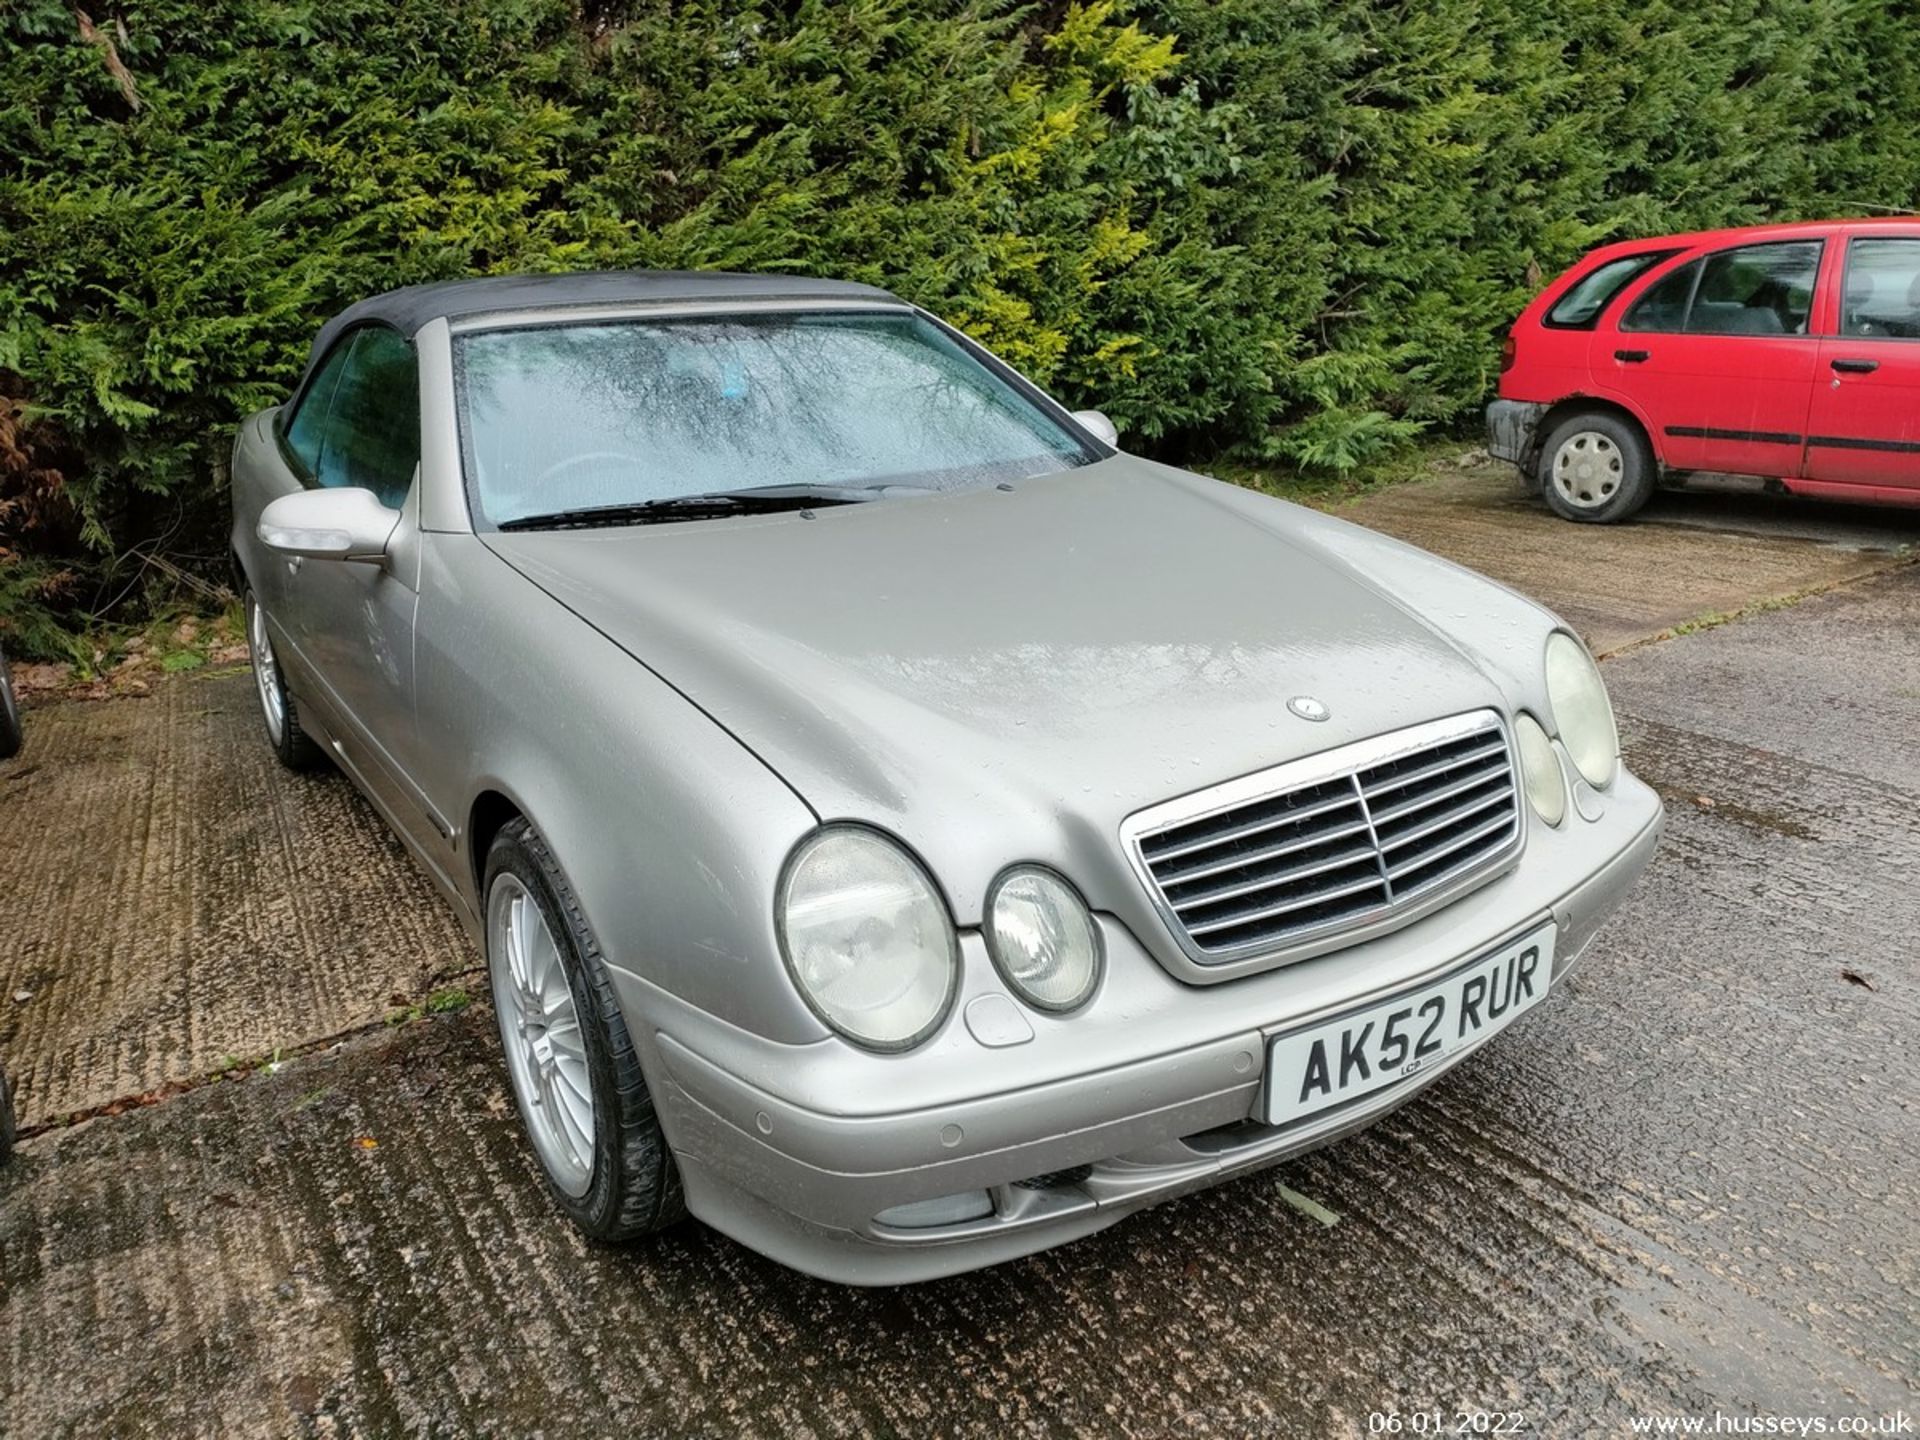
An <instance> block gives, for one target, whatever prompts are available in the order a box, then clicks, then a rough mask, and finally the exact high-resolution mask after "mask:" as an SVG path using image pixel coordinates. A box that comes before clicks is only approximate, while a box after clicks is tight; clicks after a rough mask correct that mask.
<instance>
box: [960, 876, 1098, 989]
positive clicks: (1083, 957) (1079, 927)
mask: <svg viewBox="0 0 1920 1440" xmlns="http://www.w3.org/2000/svg"><path fill="white" fill-rule="evenodd" d="M986 928H987V951H988V953H989V954H991V955H992V956H993V963H994V965H995V966H996V967H997V968H998V969H999V971H1000V975H1001V977H1002V978H1003V979H1004V980H1005V981H1006V982H1007V984H1008V985H1010V986H1012V987H1013V989H1014V992H1015V993H1016V994H1018V995H1019V996H1020V998H1021V999H1022V1000H1025V1001H1026V1002H1027V1003H1028V1004H1029V1005H1033V1006H1036V1007H1037V1008H1039V1009H1041V1010H1072V1009H1075V1008H1076V1007H1078V1006H1080V1005H1082V1004H1084V1003H1085V1002H1086V999H1087V997H1088V996H1089V995H1091V994H1093V987H1094V985H1095V984H1096V983H1098V981H1099V979H1100V931H1099V928H1098V927H1097V926H1095V925H1094V923H1093V916H1092V915H1091V914H1090V913H1088V910H1087V907H1086V903H1085V902H1084V901H1082V900H1081V898H1080V896H1079V895H1078V894H1077V893H1075V891H1074V889H1073V887H1072V886H1071V885H1069V884H1067V882H1066V881H1064V880H1062V879H1061V878H1060V877H1059V876H1058V875H1055V874H1054V873H1053V872H1052V871H1051V870H1042V869H1040V868H1039V867H1038V866H1036V865H1021V866H1018V867H1016V868H1015V869H1012V870H1009V871H1007V872H1006V874H1004V875H1002V876H1001V877H1000V878H999V879H998V880H997V881H995V882H994V886H993V892H992V894H990V895H989V896H988V897H987V927H986Z"/></svg>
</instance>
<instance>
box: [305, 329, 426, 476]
mask: <svg viewBox="0 0 1920 1440" xmlns="http://www.w3.org/2000/svg"><path fill="white" fill-rule="evenodd" d="M286 440H287V448H288V449H289V450H291V451H292V452H293V454H294V456H295V457H296V458H297V459H298V460H299V461H300V463H301V465H302V467H303V468H304V469H305V470H306V474H305V475H304V476H303V477H302V478H303V479H304V480H305V481H306V483H307V484H309V485H317V486H322V487H328V488H332V487H340V486H357V487H359V488H361V489H363V490H371V491H372V492H373V493H374V494H375V495H377V496H379V498H380V503H381V504H383V505H386V506H388V507H389V508H391V509H395V510H397V509H399V508H400V507H401V505H403V504H404V503H405V502H406V498H407V491H408V490H409V489H410V488H412V485H413V475H414V471H415V469H416V468H417V467H418V465H419V463H420V388H419V377H418V372H417V368H416V366H415V362H414V355H413V347H412V346H411V345H409V344H408V343H407V342H406V341H405V340H403V339H401V338H400V336H399V335H398V334H397V333H395V332H394V331H392V330H389V329H387V328H386V327H385V326H380V325H369V326H367V327H365V328H364V329H361V330H358V331H356V332H355V333H354V334H352V335H351V336H348V337H347V338H346V339H344V340H342V341H341V343H339V344H338V345H336V346H335V347H334V348H333V350H332V352H331V353H329V354H328V356H327V358H326V360H325V361H324V362H323V363H322V365H321V368H320V372H319V374H318V375H316V376H315V377H314V382H313V384H312V385H311V386H310V387H309V388H308V391H307V394H306V396H305V397H304V398H303V399H302V400H301V402H300V408H299V410H298V411H297V412H296V413H295V415H294V417H293V420H292V422H291V423H290V424H289V425H288V426H287V431H286Z"/></svg>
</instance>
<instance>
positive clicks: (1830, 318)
mask: <svg viewBox="0 0 1920 1440" xmlns="http://www.w3.org/2000/svg"><path fill="white" fill-rule="evenodd" d="M1796 242H1797V243H1798V244H1800V245H1808V244H1816V245H1818V246H1819V260H1818V265H1817V269H1811V267H1808V266H1806V265H1805V263H1804V262H1805V260H1806V252H1805V251H1804V250H1792V251H1779V250H1776V251H1772V252H1764V253H1767V254H1771V255H1773V256H1779V257H1789V256H1790V257H1792V259H1793V260H1794V261H1795V262H1796V264H1798V265H1799V267H1800V268H1798V269H1796V270H1795V271H1794V273H1795V274H1796V275H1805V274H1807V273H1811V275H1812V283H1811V286H1810V287H1809V288H1808V292H1807V303H1806V308H1805V310H1804V315H1802V312H1800V311H1799V310H1798V309H1797V303H1796V302H1795V301H1792V300H1789V299H1788V298H1787V295H1788V291H1787V290H1786V289H1784V288H1778V287H1776V289H1775V290H1774V291H1772V292H1769V294H1770V295H1771V296H1772V297H1773V298H1772V299H1769V300H1768V301H1767V302H1766V303H1764V304H1762V303H1759V302H1758V301H1756V300H1755V299H1753V298H1748V299H1745V300H1739V301H1722V300H1717V299H1708V298H1706V295H1705V290H1706V288H1707V287H1706V285H1705V284H1703V282H1702V280H1701V278H1700V277H1701V276H1702V275H1711V274H1715V273H1723V274H1724V273H1731V267H1732V266H1733V265H1734V264H1735V262H1732V261H1728V262H1723V269H1722V270H1721V271H1718V272H1716V271H1715V270H1713V269H1711V268H1710V267H1709V266H1707V265H1703V266H1702V267H1701V268H1700V269H1699V270H1698V271H1696V272H1695V273H1694V274H1693V275H1692V276H1691V277H1690V278H1689V277H1682V278H1681V279H1678V280H1676V281H1675V282H1674V286H1675V287H1678V289H1677V290H1673V287H1670V290H1673V293H1680V292H1685V294H1686V297H1687V298H1686V299H1685V301H1684V302H1683V310H1682V312H1681V314H1680V316H1679V318H1678V319H1671V318H1669V319H1667V320H1666V322H1665V323H1663V324H1658V325H1654V326H1653V327H1652V328H1648V324H1647V322H1646V320H1645V319H1644V318H1643V319H1642V320H1641V323H1639V324H1638V325H1636V324H1635V323H1634V321H1633V319H1632V312H1633V310H1634V307H1635V305H1636V304H1637V303H1638V302H1639V301H1640V300H1641V299H1642V298H1644V297H1646V296H1647V295H1648V292H1650V291H1652V290H1654V289H1655V287H1657V286H1659V285H1660V284H1661V282H1662V281H1663V280H1666V279H1667V278H1668V277H1670V276H1675V275H1676V274H1678V273H1679V272H1683V271H1687V270H1688V269H1689V267H1693V266H1695V265H1696V262H1702V261H1708V262H1710V261H1711V259H1712V257H1714V256H1718V255H1721V254H1723V253H1724V252H1727V251H1732V250H1745V249H1746V247H1750V246H1755V245H1790V244H1794V243H1796ZM1861 242H1875V243H1873V244H1871V245H1867V246H1864V247H1863V246H1862V244H1861ZM1654 252H1660V253H1661V254H1662V255H1663V257H1664V258H1661V259H1659V260H1658V261H1657V262H1655V263H1653V264H1651V265H1649V266H1648V267H1647V268H1645V269H1643V270H1641V271H1640V272H1639V273H1638V274H1636V275H1634V276H1633V278H1632V279H1631V280H1629V281H1628V282H1627V283H1626V284H1624V285H1623V286H1621V287H1620V288H1619V289H1618V290H1617V291H1616V292H1615V293H1613V295H1612V296H1611V298H1610V299H1608V300H1607V301H1606V303H1605V304H1604V306H1603V307H1602V308H1601V309H1600V310H1599V312H1598V313H1597V314H1596V315H1594V316H1593V317H1591V319H1590V320H1588V321H1586V322H1584V323H1582V324H1580V325H1578V326H1577V327H1576V326H1567V325H1556V324H1555V323H1553V322H1552V321H1550V319H1549V316H1550V314H1551V313H1552V312H1553V310H1554V308H1555V306H1556V305H1558V304H1559V302H1560V301H1561V300H1562V298H1563V297H1566V296H1567V295H1568V293H1569V292H1570V291H1571V290H1573V289H1574V287H1576V286H1577V285H1579V284H1580V283H1581V282H1582V281H1583V280H1585V279H1586V278H1587V277H1589V276H1590V275H1593V274H1594V272H1595V271H1597V270H1598V269H1600V268H1601V267H1603V266H1605V265H1607V264H1609V263H1610V262H1613V261H1616V260H1620V259H1623V258H1627V257H1633V256H1644V255H1647V254H1650V253H1654ZM1749 258H1750V257H1749ZM1741 263H1746V262H1744V261H1743V262H1741ZM1748 273H1749V274H1751V273H1752V271H1751V270H1750V271H1749V272H1748ZM1689 285H1691V287H1692V288H1691V290H1689V289H1688V288H1687V287H1688V286H1689ZM1761 288H1763V289H1764V283H1763V286H1762V287H1761ZM1759 293H1760V291H1759V290H1755V291H1754V292H1753V295H1755V296H1758V295H1759ZM1656 303H1657V302H1656ZM1742 306H1745V307H1747V308H1744V309H1743V308H1741V307H1742ZM1770 307H1771V308H1770ZM1661 314H1662V315H1663V316H1665V315H1667V314H1668V312H1661ZM1644 315H1645V312H1643V317H1644ZM1781 317H1784V320H1783V319H1782V318H1781ZM1759 321H1765V322H1766V323H1765V325H1764V326H1761V325H1759V324H1757V323H1756V322H1759ZM1729 324H1739V325H1743V326H1749V327H1751V331H1752V333H1747V332H1744V331H1743V332H1742V333H1697V330H1698V329H1701V328H1710V327H1713V326H1724V325H1729ZM1763 331H1764V332H1766V333H1761V332H1763ZM1509 354H1510V357H1511V358H1510V360H1509V362H1508V364H1507V368H1506V369H1505V370H1504V371H1503V373H1502V375H1501V378H1500V401H1499V402H1496V404H1495V405H1494V406H1493V407H1490V409H1489V412H1488V420H1489V433H1490V437H1491V439H1490V443H1491V444H1492V445H1493V448H1494V453H1496V454H1498V455H1501V456H1503V457H1504V458H1507V459H1511V460H1513V461H1515V462H1516V463H1518V464H1520V465H1521V466H1522V468H1523V469H1525V470H1527V471H1528V472H1529V473H1531V472H1532V469H1533V466H1534V464H1535V462H1537V460H1538V449H1539V445H1540V442H1541V440H1542V439H1543V438H1544V433H1545V430H1546V428H1547V426H1548V425H1549V424H1550V423H1552V421H1553V420H1554V419H1557V417H1558V416H1559V415H1561V414H1564V413H1566V410H1567V407H1568V406H1569V405H1570V404H1578V403H1582V402H1585V403H1588V404H1593V403H1595V402H1599V403H1601V404H1603V405H1606V406H1612V407H1617V408H1618V409H1620V410H1623V411H1625V412H1626V413H1627V414H1628V415H1630V416H1632V417H1633V419H1634V420H1635V421H1637V422H1638V424H1639V425H1640V428H1641V429H1642V430H1643V431H1644V432H1645V433H1646V436H1647V438H1648V441H1649V442H1650V444H1651V446H1652V449H1653V453H1654V455H1655V458H1656V459H1657V460H1658V462H1659V464H1660V466H1661V467H1662V469H1663V470H1666V471H1715V472H1724V473H1730V474H1738V475H1752V476H1758V477H1762V478H1765V479H1770V480H1779V481H1782V482H1784V484H1785V485H1786V487H1787V488H1788V489H1789V490H1793V491H1797V492H1800V493H1806V494H1816V495H1822V496H1830V497H1837V498H1851V499H1861V500H1875V501H1882V502H1891V503H1900V504H1920V219H1916V218H1898V219H1887V220H1845V221H1826V222H1818V223H1810V224H1795V225H1768V226H1752V227H1748V228H1744V229H1735V230H1715V231H1705V232H1700V233H1695V234H1687V235H1671V236H1664V237H1655V238H1649V239H1645V240H1634V241H1627V242H1622V243H1619V244H1614V245H1608V246H1604V247H1602V248H1601V249H1598V250H1595V251H1593V252H1592V253H1591V254H1589V255H1588V256H1586V257H1585V258H1584V259H1583V260H1581V261H1580V263H1579V264H1577V265H1575V266H1573V267H1572V268H1571V269H1569V270H1568V271H1567V272H1566V273H1565V274H1563V275H1561V276H1559V277H1558V278H1557V279H1555V280H1554V281H1553V283H1552V284H1550V285H1548V286H1547V287H1546V289H1545V290H1543V291H1542V292H1541V293H1540V294H1539V295H1538V296H1536V297H1535V298H1534V300H1533V302H1532V303H1531V304H1529V305H1528V306H1527V307H1526V309H1525V310H1524V311H1522V312H1521V314H1520V318H1519V319H1518V320H1517V321H1516V322H1515V323H1514V327H1513V331H1512V338H1511V341H1510V350H1509ZM1496 412H1499V413H1498V417H1497V418H1498V422H1499V423H1496Z"/></svg>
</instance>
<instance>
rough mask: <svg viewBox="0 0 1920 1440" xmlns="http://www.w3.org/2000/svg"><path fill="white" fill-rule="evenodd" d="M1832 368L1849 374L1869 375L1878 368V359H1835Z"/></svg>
mask: <svg viewBox="0 0 1920 1440" xmlns="http://www.w3.org/2000/svg"><path fill="white" fill-rule="evenodd" d="M1833 368H1834V369H1836V370H1844V371H1845V372H1846V373H1847V374H1849V375H1871V374H1872V373H1873V372H1874V371H1876V370H1878V369H1879V368H1880V362H1879V361H1878V360H1835V361H1834V362H1833Z"/></svg>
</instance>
